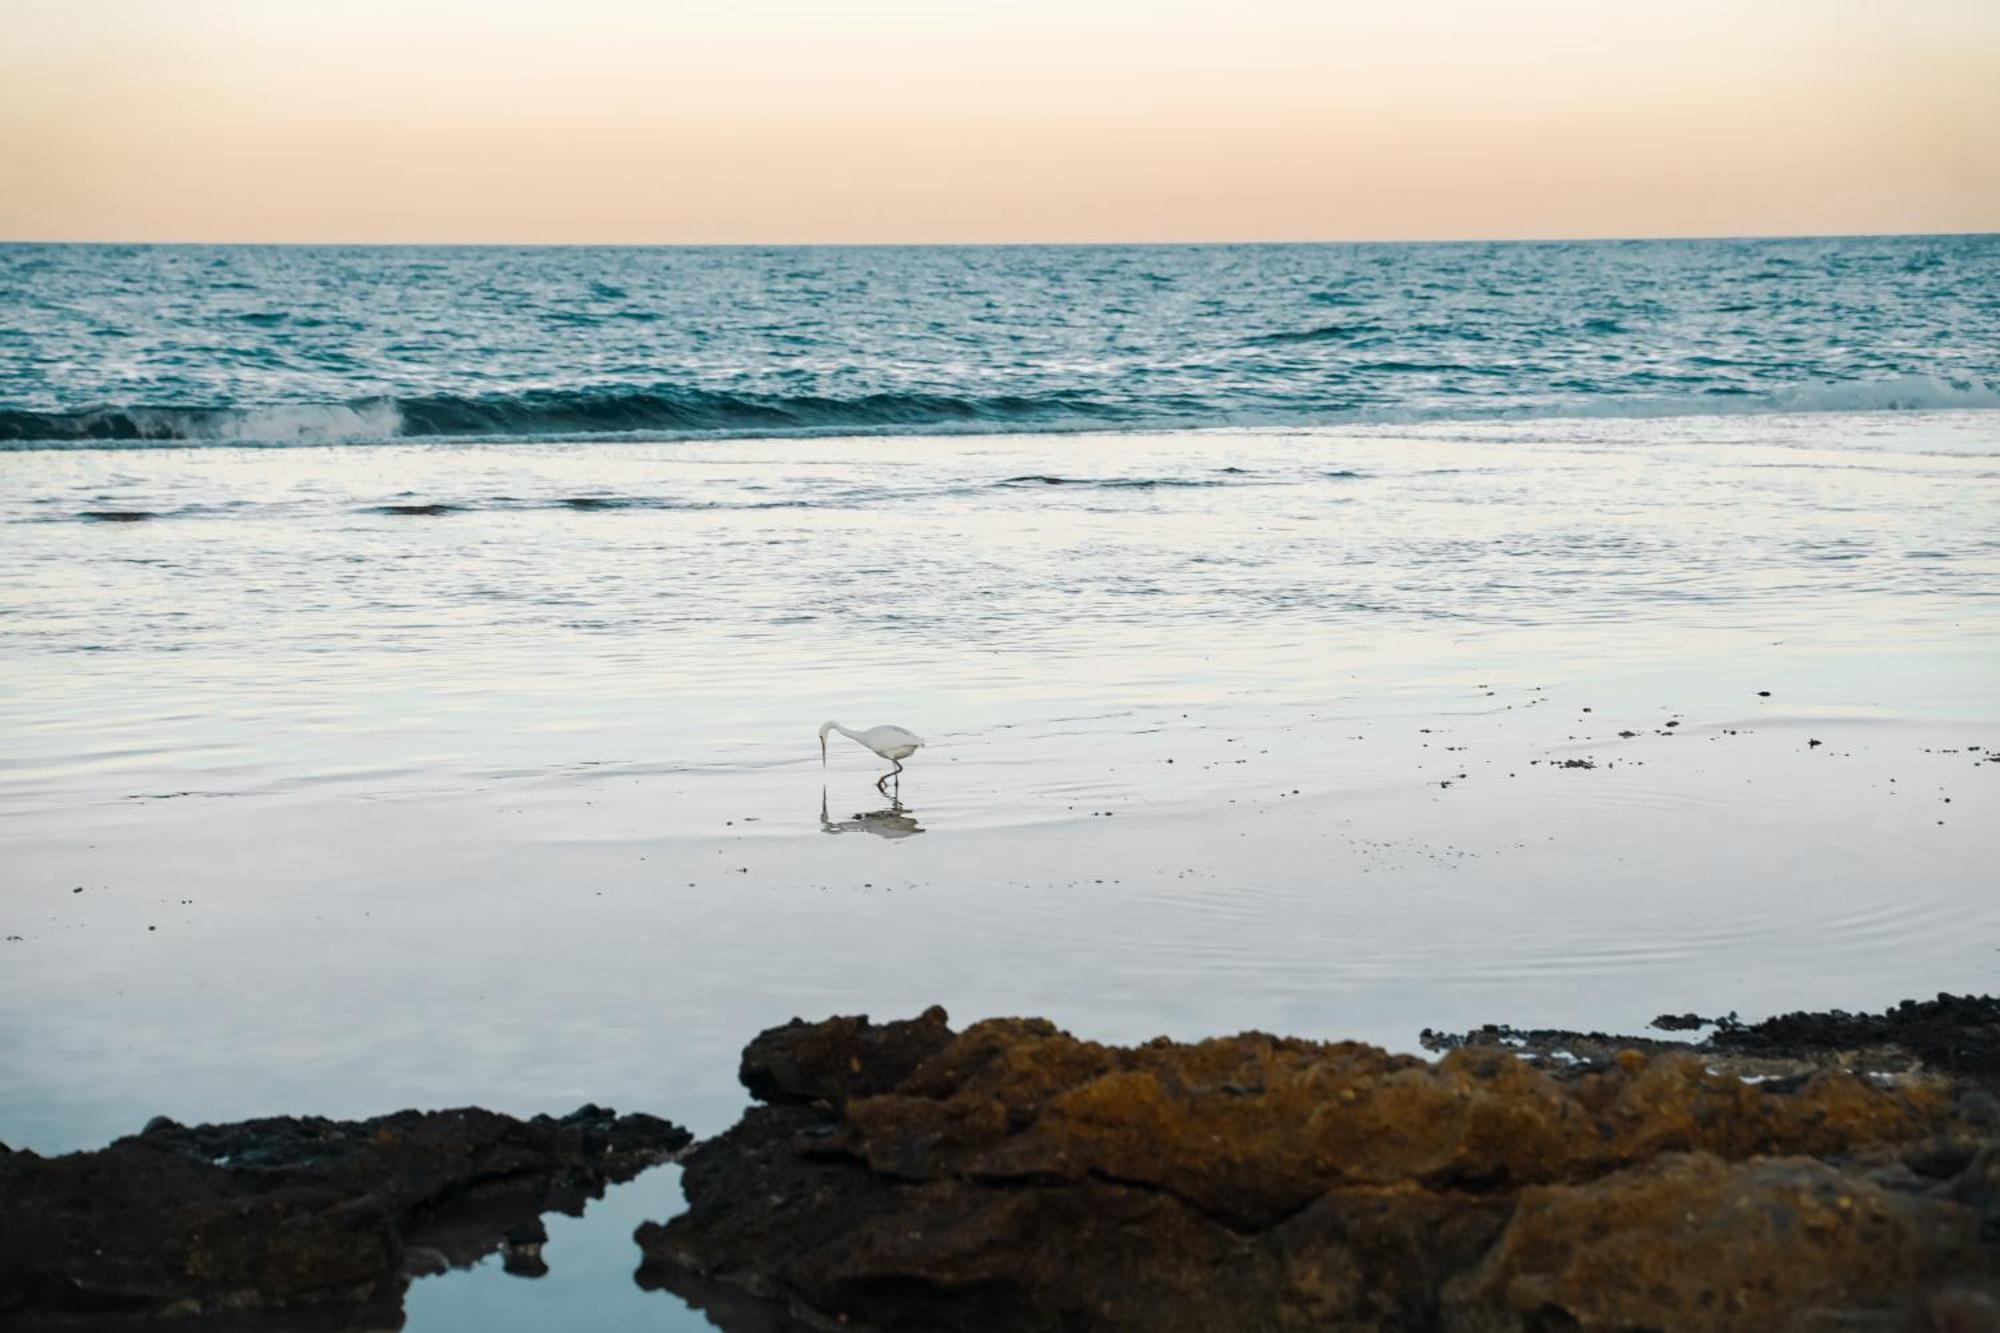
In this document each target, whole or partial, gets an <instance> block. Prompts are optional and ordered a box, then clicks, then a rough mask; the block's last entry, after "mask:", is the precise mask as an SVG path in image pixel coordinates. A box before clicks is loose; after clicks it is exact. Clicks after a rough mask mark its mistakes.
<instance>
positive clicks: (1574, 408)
mask: <svg viewBox="0 0 2000 1333" xmlns="http://www.w3.org/2000/svg"><path fill="white" fill-rule="evenodd" d="M1360 369H1369V367H1363V368H1360ZM1372 369H1374V370H1376V371H1383V372H1385V373H1386V368H1385V366H1382V365H1377V366H1374V367H1372ZM1430 369H1432V370H1449V369H1450V367H1445V366H1436V367H1430ZM1992 408H2000V386H1997V385H1995V384H1993V383H1989V382H1987V381H1985V380H1978V379H1973V380H1947V379H1939V378H1934V377H1929V376H1917V375H1905V376H1900V377H1894V378H1885V379H1878V380H1855V381H1848V382H1843V383H1819V384H1800V385H1791V386H1774V387H1772V388H1769V389H1762V390H1757V391H1750V390H1742V389H1735V388H1730V389H1723V388H1710V389H1707V390H1704V391H1700V392H1695V393H1689V394H1675V395H1646V394H1637V393H1620V392H1605V393H1601V394H1598V395H1595V396H1590V397H1585V398H1580V399H1573V400H1570V401H1566V402H1561V401H1557V402H1551V401H1547V400H1539V401H1536V400H1529V401H1523V402H1519V403H1516V404H1512V405H1508V406H1504V407H1503V406H1499V405H1495V404H1490V403H1489V404H1485V405H1482V406H1473V405H1467V406H1465V407H1463V408H1449V409H1440V408H1437V407H1421V406H1400V405H1397V404H1395V403H1393V402H1388V403H1382V402H1379V401H1378V403H1377V404H1376V405H1372V406H1355V405H1354V403H1353V402H1352V400H1345V399H1329V398H1326V397H1323V396H1322V397H1313V396H1307V395H1301V396H1300V398H1299V400H1298V401H1297V402H1296V403H1293V404H1290V405H1287V404H1284V403H1281V402H1280V403H1274V402H1272V401H1270V400H1269V399H1268V398H1266V399H1263V400H1262V401H1260V402H1259V403H1258V404H1257V405H1256V406H1255V407H1254V408H1250V409H1244V408H1243V407H1242V405H1241V404H1240V403H1237V402H1233V401H1232V400H1231V398H1230V396H1229V395H1228V394H1227V393H1220V394H1218V395H1217V396H1216V397H1215V399H1214V400H1212V401H1207V402H1204V401H1200V400H1190V399H1189V398H1187V397H1176V398H1174V399H1173V400H1171V401H1169V402H1156V403H1148V402H1147V400H1146V399H1145V398H1144V397H1142V396H1138V395H1133V396H1131V397H1128V398H1126V399H1124V400H1122V401H1113V400H1111V399H1108V398H1104V397H1093V396H1090V395H1087V394H1082V393H1073V392H1053V393H1046V394H995V395H987V396H978V397H973V396H954V395H950V394H936V393H872V394H863V395H859V396H855V397H848V398H835V397H824V396H813V395H803V396H784V395H775V394H734V393H722V392H716V391H712V390H704V389H682V388H673V387H651V388H643V389H639V388H632V389H627V388H605V389H590V390H554V389H551V390H539V391H531V392H526V393H519V394H505V395H492V396H486V397H453V396H431V397H405V398H390V397H374V398H361V399H355V400H352V401H349V402H344V403H296V404H279V405H272V406H261V407H199V406H196V407H159V406H133V407H90V408H81V409H77V410H74V411H54V412H35V411H22V410H15V409H7V408H0V451H5V450H32V449H60V448H146V447H175V446H187V445H239V446H255V447H266V448H284V447H292V446H311V445H330V444H366V443H377V442H384V441H390V440H406V439H408V440H423V439H435V440H451V439H462V440H565V439H568V440H578V439H591V438H595V437H605V436H628V437H630V436H651V437H655V438H664V439H676V438H695V437H744V436H762V437H784V436H811V435H916V434H946V433H974V434H1000V433H1009V432H1019V431H1040V432H1078V431H1091V430H1097V431H1119V430H1135V429H1149V428H1150V429H1190V428H1209V427H1227V426H1242V427H1254V426H1286V427H1311V426H1317V425H1345V424H1368V423H1383V424H1400V423H1420V422H1427V421H1460V420H1481V419H1509V420H1522V419H1535V418H1551V419H1561V418H1579V417H1667V416H1715V415H1757V414H1772V413H1815V412H1850V413H1851V412H1896V411H1950V410H1966V409H1992ZM1066 480H1068V479H1066V478H1043V477H1024V478H1019V479H1016V483H1015V484H1032V483H1046V484H1062V483H1063V482H1065V481H1066ZM1097 484H1104V483H1097ZM1125 484H1133V483H1125ZM1140 484H1145V483H1140ZM1168 484H1171V483H1168ZM1182 484H1187V483H1182ZM1196 484H1202V483H1196Z"/></svg>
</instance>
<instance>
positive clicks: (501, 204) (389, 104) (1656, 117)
mask: <svg viewBox="0 0 2000 1333" xmlns="http://www.w3.org/2000/svg"><path fill="white" fill-rule="evenodd" d="M1996 229H2000V0H1898V2H1897V3H1890V2H1889V0H1870V2H1867V3H1863V2H1860V0H1761V2H1760V0H1729V2H1726V3H1725V2H1724V0H1675V2H1674V3H1655V2H1654V0H1594V2H1593V3H1564V4H1556V3H1536V2H1534V0H1523V2H1522V3H1515V4H1502V3H1495V2H1494V0H1393V2H1386V0H1233V2H1232V0H1216V2H1214V3H1205V4H1193V3H1184V2H1183V0H1144V2H1140V0H1133V2H1131V3H1124V2H1115V3H1114V2H1113V0H1007V2H1006V3H1001V2H1000V0H976V2H975V0H956V2H955V0H928V3H900V4H886V3H869V2H865V0H864V2H861V3H840V2H839V0H720V2H718V3H694V2H693V0H681V2H678V3H676V2H675V0H570V2H569V3H553V2H550V3H535V4H530V3H523V2H521V0H479V2H478V3H474V2H473V0H396V2H391V0H338V2H336V0H325V2H324V3H307V2H306V0H0V238H4V239H16V240H22V239H42V240H68V239H92V240H242V241H459V242H481V241H501V242H505V241H515V242H543V241H546V242H563V241H576V242H585V241H598V242H612V241H621V242H624V241H629V242H706V241H717V242H790V241H827V242H835V241H838V242H849V241H1091V240H1132V241H1150V240H1316V239H1326V240H1335V239H1419V238H1452V237H1524V236H1658V235H1715V234H1725V235H1741V234H1761V233H1807V232H1879V231H1988V230H1996Z"/></svg>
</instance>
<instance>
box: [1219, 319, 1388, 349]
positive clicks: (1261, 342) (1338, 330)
mask: <svg viewBox="0 0 2000 1333" xmlns="http://www.w3.org/2000/svg"><path fill="white" fill-rule="evenodd" d="M1381 332H1383V329H1382V326H1381V325H1380V324H1373V323H1369V322H1366V321H1363V322H1361V323H1356V324H1321V325H1318V326H1317V327H1315V328H1310V329H1288V330H1285V331H1283V332H1279V333H1265V334H1260V335H1258V336H1257V337H1255V338H1250V339H1246V341H1247V342H1249V343H1250V344H1251V345H1252V346H1254V347H1276V346H1283V345H1285V344H1287V343H1329V342H1332V343H1344V342H1353V341H1354V340H1355V339H1357V338H1372V337H1374V336H1375V335H1376V334H1379V333H1381Z"/></svg>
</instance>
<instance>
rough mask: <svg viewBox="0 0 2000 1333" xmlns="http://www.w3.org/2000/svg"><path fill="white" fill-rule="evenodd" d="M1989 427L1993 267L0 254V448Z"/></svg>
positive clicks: (1881, 248) (494, 253) (1944, 241)
mask: <svg viewBox="0 0 2000 1333" xmlns="http://www.w3.org/2000/svg"><path fill="white" fill-rule="evenodd" d="M1994 406H2000V236H1992V235H1973V236H1914V237H1860V238H1833V239H1797V240H1733V241H1732V240H1693V241H1632V242H1626V241H1619V242H1551V243H1543V244H1440V245H1255V246H1186V247H1173V246H1145V247H1119V246H1104V247H1040V246H1018V247H861V248H783V249H743V248H666V249H648V248H641V249H596V248H521V249H514V248H466V249H454V248H412V247H239V246H77V245H63V246H49V245H13V246H6V247H0V444H5V445H7V446H11V447H16V448H19V447H30V448H33V447H41V446H46V445H59V444H76V443H82V442H100V443H101V442H106V441H131V442H150V443H158V442H184V441H219V442H228V443H240V444H317V443H327V442H354V441H379V440H385V439H395V438H429V437H472V438H481V439H524V438H525V439H536V438H578V437H586V438H587V437H593V436H602V435H621V434H622V435H638V436H644V437H646V438H654V439H657V438H662V437H667V438H673V437H683V436H713V435H756V436H770V435H809V434H815V433H831V434H856V433H889V432H901V433H936V432H940V431H974V432H995V431H1024V430H1028V431H1038V432H1039V431H1052V430H1062V431H1075V430H1104V429H1113V430H1133V429H1160V428H1174V427H1209V426H1221V425H1246V424H1263V425H1285V426H1300V425H1326V424H1337V423H1344V422H1357V421H1360V422H1367V421H1425V420H1432V419H1438V418H1486V417H1570V416H1592V415H1609V416H1645V415H1657V414H1677V413H1690V412H1693V413H1743V412H1769V411H1797V410H1807V411H1810V410H1820V409H1826V410H1872V409H1888V408H1907V407H1929V408H1953V407H1994Z"/></svg>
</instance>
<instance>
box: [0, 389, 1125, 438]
mask: <svg viewBox="0 0 2000 1333" xmlns="http://www.w3.org/2000/svg"><path fill="white" fill-rule="evenodd" d="M1121 417H1122V413H1121V412H1120V410H1119V409H1117V408H1115V407H1112V406H1110V405H1108V404H1105V403H1100V402H1097V401H1095V400H1093V399H1090V398H1088V397H1085V396H1083V395H1079V394H1070V393H1050V394H1039V395H1038V394H994V395H988V396H984V397H958V396H954V395H951V394H934V393H871V394H860V395H857V396H854V397H851V398H834V397H822V396H816V395H797V396H787V395H778V394H734V393H721V392H716V391H713V390H706V389H681V388H673V387H655V388H646V389H626V388H608V389H541V390H530V391H528V392H525V393H518V394H495V395H488V396H478V397H459V396H452V395H436V396H426V397H375V398H361V399H355V400H352V401H349V402H344V403H300V404H286V405H278V406H270V407H240V408H239V407H170V406H160V407H155V406H138V407H89V408H83V409H80V410H77V411H69V412H28V411H18V410H12V409H5V408H0V447H5V446H9V445H11V446H14V447H22V446H28V447H35V446H39V447H44V448H46V447H50V446H62V445H83V446H102V445H107V444H109V445H121V444H122V445H147V444H151V445H176V444H264V445H280V446H282V445H294V444H349V443H371V442H379V441H385V440H394V439H425V438H433V439H450V438H471V437H488V438H503V439H542V438H565V437H570V438H574V437H589V436H594V435H624V434H636V433H640V432H656V433H666V434H672V435H745V434H767V435H797V434H831V433H842V432H846V433H879V432H884V431H894V430H924V429H939V428H952V427H960V428H963V427H982V426H983V427H994V428H1003V429H1004V428H1010V427H1011V428H1017V429H1018V428H1021V427H1024V426H1025V427H1033V426H1036V425H1040V424H1045V423H1050V422H1060V421H1064V420H1069V421H1072V422H1090V423H1094V424H1098V425H1104V424H1109V423H1113V422H1116V421H1118V420H1119V419H1121Z"/></svg>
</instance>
